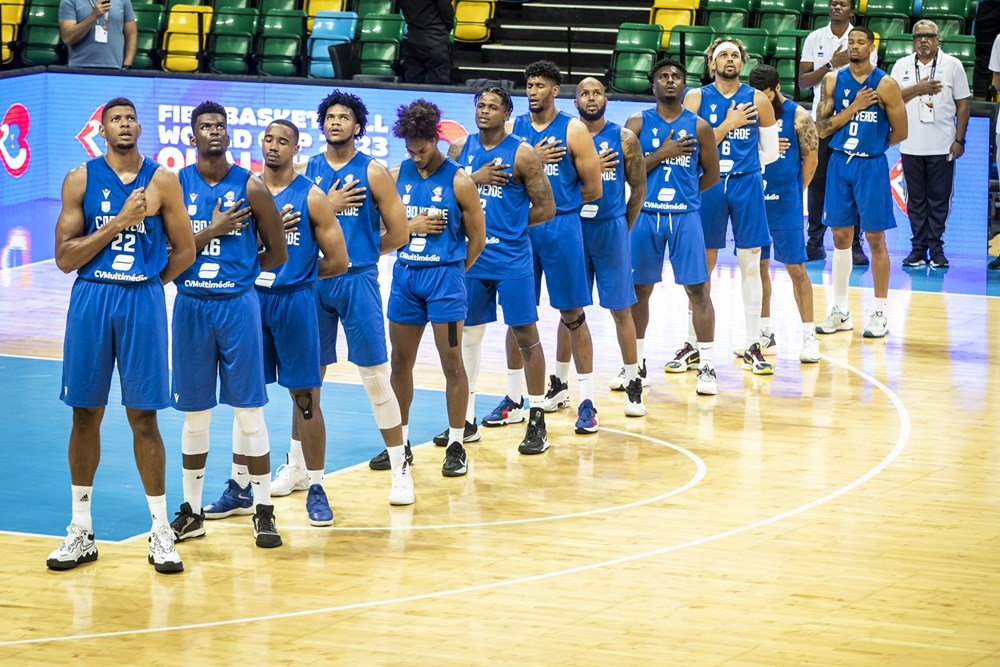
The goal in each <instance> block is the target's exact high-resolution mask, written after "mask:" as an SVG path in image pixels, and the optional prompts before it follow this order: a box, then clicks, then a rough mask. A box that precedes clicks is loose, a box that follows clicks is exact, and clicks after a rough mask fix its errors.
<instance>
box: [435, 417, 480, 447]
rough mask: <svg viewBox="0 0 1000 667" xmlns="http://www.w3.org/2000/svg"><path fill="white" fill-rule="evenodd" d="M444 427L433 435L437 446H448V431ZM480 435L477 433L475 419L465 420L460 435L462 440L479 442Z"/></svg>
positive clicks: (477, 428)
mask: <svg viewBox="0 0 1000 667" xmlns="http://www.w3.org/2000/svg"><path fill="white" fill-rule="evenodd" d="M449 430H450V429H447V428H446V429H445V430H443V431H441V432H440V433H438V434H437V435H435V436H434V444H435V445H437V446H438V447H447V446H448V431H449ZM481 437H482V436H480V435H479V427H478V426H476V422H475V421H471V422H465V433H464V434H463V435H462V442H479V440H480V438H481Z"/></svg>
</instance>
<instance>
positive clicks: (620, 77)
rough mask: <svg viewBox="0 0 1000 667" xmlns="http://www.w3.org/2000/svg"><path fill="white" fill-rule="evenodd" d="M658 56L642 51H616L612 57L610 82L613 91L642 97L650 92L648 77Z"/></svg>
mask: <svg viewBox="0 0 1000 667" xmlns="http://www.w3.org/2000/svg"><path fill="white" fill-rule="evenodd" d="M654 62H656V54H655V53H649V52H641V51H616V52H615V53H614V54H612V56H611V71H610V72H609V73H608V74H609V77H608V78H609V80H610V81H611V90H613V91H615V92H618V93H631V94H634V95H641V94H643V93H648V92H649V78H648V76H647V74H648V72H649V70H650V68H651V67H652V66H653V63H654Z"/></svg>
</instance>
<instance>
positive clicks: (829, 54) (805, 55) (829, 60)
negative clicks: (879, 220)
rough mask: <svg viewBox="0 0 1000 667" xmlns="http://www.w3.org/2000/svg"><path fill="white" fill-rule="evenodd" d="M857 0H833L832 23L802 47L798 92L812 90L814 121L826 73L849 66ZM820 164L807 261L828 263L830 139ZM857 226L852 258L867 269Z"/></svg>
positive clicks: (812, 193) (812, 190) (823, 142)
mask: <svg viewBox="0 0 1000 667" xmlns="http://www.w3.org/2000/svg"><path fill="white" fill-rule="evenodd" d="M853 9H854V0H830V23H829V24H828V25H825V26H823V27H822V28H817V29H816V30H813V31H812V32H811V33H809V36H808V37H806V41H805V43H804V44H803V45H802V60H801V61H800V62H799V88H802V89H803V90H808V89H809V88H812V91H813V103H812V117H813V120H816V109H817V108H818V107H819V89H820V85H821V84H822V83H823V77H824V76H826V74H827V72H837V71H840V70H842V69H843V68H845V67H847V66H848V64H849V63H848V61H847V59H848V55H847V35H848V33H849V32H850V31H851V28H853V27H854V26H853V25H851V12H852V10H853ZM871 62H872V65H877V64H878V54H877V52H874V51H873V52H872V57H871ZM817 157H818V158H819V164H818V166H817V167H816V175H815V176H814V177H813V180H812V184H811V185H810V186H809V192H808V201H809V204H808V208H809V238H808V240H807V243H806V257H807V258H808V259H809V260H810V261H811V260H814V259H825V258H826V250H824V249H823V237H824V236H826V225H824V224H823V198H824V195H825V194H826V166H827V164H828V163H829V161H830V138H829V137H827V138H825V139H823V138H821V139H820V140H819V150H818V151H817ZM859 232H860V229H859V226H858V224H855V226H854V244H853V246H852V256H853V261H854V265H855V266H867V265H868V257H867V256H865V252H864V250H862V249H861V234H860V233H859Z"/></svg>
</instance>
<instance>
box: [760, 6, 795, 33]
mask: <svg viewBox="0 0 1000 667" xmlns="http://www.w3.org/2000/svg"><path fill="white" fill-rule="evenodd" d="M801 19H802V0H760V5H759V13H758V14H757V27H758V28H760V29H762V30H767V31H768V32H769V33H771V34H772V35H779V34H781V33H784V32H787V31H789V30H798V27H799V22H800V21H801Z"/></svg>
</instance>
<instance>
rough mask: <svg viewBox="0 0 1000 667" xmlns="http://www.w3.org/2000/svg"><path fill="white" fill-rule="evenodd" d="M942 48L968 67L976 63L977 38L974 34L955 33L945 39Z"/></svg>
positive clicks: (942, 41)
mask: <svg viewBox="0 0 1000 667" xmlns="http://www.w3.org/2000/svg"><path fill="white" fill-rule="evenodd" d="M941 50H942V51H944V52H945V53H947V54H949V55H952V56H955V57H956V58H958V59H959V61H961V63H962V64H963V65H965V66H966V68H969V67H973V66H974V65H975V64H976V38H975V37H973V36H972V35H955V36H953V37H948V38H947V39H943V40H941Z"/></svg>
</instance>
